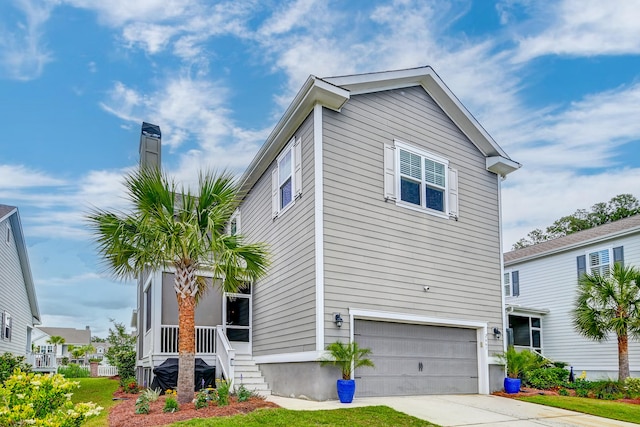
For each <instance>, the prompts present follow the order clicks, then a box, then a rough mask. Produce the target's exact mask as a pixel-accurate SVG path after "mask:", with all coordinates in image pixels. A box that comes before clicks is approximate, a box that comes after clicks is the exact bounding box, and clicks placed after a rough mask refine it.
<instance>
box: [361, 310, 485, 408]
mask: <svg viewBox="0 0 640 427" xmlns="http://www.w3.org/2000/svg"><path fill="white" fill-rule="evenodd" d="M354 337H355V341H356V342H357V343H358V345H360V346H361V347H364V348H370V349H371V351H372V355H371V360H372V361H373V363H375V365H376V367H375V368H360V369H357V370H356V372H355V377H356V380H357V386H356V387H357V392H356V393H357V395H358V396H360V397H365V396H408V395H418V394H461V393H478V351H477V339H476V330H475V329H465V328H452V327H444V326H427V325H411V324H405V323H392V322H378V321H372V320H356V321H355V329H354Z"/></svg>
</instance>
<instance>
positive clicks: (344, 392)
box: [336, 380, 356, 403]
mask: <svg viewBox="0 0 640 427" xmlns="http://www.w3.org/2000/svg"><path fill="white" fill-rule="evenodd" d="M336 386H337V388H338V399H340V403H351V402H352V401H353V395H354V394H355V392H356V380H338V382H337V384H336Z"/></svg>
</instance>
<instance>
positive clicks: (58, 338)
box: [47, 335, 65, 358]
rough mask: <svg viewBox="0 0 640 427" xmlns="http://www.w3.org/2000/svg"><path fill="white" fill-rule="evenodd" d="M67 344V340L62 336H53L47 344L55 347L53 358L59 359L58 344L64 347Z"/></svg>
mask: <svg viewBox="0 0 640 427" xmlns="http://www.w3.org/2000/svg"><path fill="white" fill-rule="evenodd" d="M64 343H65V339H64V338H62V337H61V336H60V335H53V336H51V337H49V339H48V340H47V344H52V345H53V355H54V356H53V357H55V358H57V357H58V344H60V345H62V344H64Z"/></svg>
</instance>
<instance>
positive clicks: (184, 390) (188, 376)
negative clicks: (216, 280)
mask: <svg viewBox="0 0 640 427" xmlns="http://www.w3.org/2000/svg"><path fill="white" fill-rule="evenodd" d="M195 280H196V274H195V269H194V268H193V267H192V266H191V265H189V264H187V265H179V266H177V269H176V276H175V291H176V297H177V299H178V402H179V403H188V402H191V401H192V400H193V390H194V382H195V364H196V360H195V359H196V357H195V353H196V321H195V311H196V298H195V294H194V293H192V292H191V290H192V289H194V286H195Z"/></svg>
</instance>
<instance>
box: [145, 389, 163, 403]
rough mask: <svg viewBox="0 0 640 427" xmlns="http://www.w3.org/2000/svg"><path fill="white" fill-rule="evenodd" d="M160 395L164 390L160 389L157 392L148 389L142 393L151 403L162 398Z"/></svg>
mask: <svg viewBox="0 0 640 427" xmlns="http://www.w3.org/2000/svg"><path fill="white" fill-rule="evenodd" d="M160 393H162V390H161V389H159V388H156V389H155V390H152V389H150V388H148V389H146V390H144V391H143V392H142V396H144V397H145V399H147V400H148V401H149V402H155V401H156V400H158V398H159V397H160Z"/></svg>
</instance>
